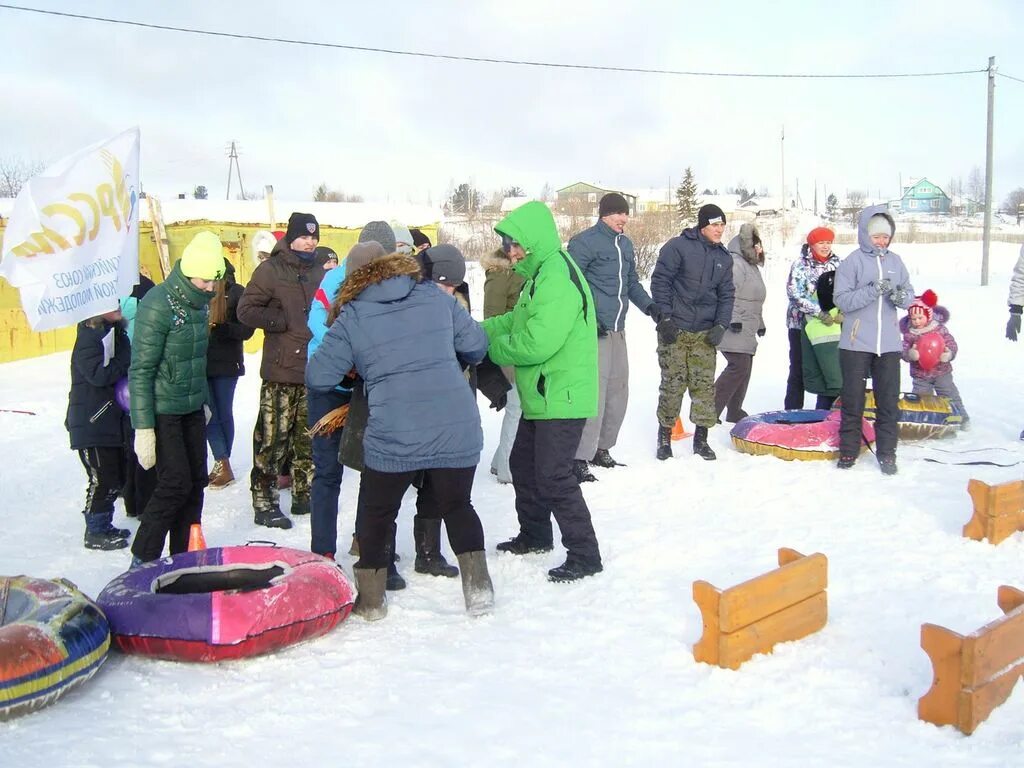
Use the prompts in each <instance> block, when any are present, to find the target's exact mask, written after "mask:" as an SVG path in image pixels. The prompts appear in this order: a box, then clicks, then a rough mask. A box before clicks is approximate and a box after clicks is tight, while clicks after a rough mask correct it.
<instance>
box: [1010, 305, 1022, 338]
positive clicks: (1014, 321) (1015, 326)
mask: <svg viewBox="0 0 1024 768" xmlns="http://www.w3.org/2000/svg"><path fill="white" fill-rule="evenodd" d="M1022 312H1024V308H1021V305H1020V304H1011V305H1010V319H1009V320H1007V321H1006V338H1008V339H1009V340H1010V341H1016V340H1017V334H1019V333H1020V316H1021V313H1022Z"/></svg>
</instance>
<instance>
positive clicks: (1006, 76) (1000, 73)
mask: <svg viewBox="0 0 1024 768" xmlns="http://www.w3.org/2000/svg"><path fill="white" fill-rule="evenodd" d="M996 74H997V75H999V77H1005V78H1006V79H1007V80H1016V81H1017V82H1018V83H1024V80H1021V79H1020V78H1019V77H1014V76H1013V75H1008V74H1006V73H1005V72H996Z"/></svg>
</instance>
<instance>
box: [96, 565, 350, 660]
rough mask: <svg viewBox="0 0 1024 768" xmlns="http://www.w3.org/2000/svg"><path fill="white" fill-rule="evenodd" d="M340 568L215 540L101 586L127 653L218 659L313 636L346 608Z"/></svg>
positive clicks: (347, 594) (113, 628)
mask: <svg viewBox="0 0 1024 768" xmlns="http://www.w3.org/2000/svg"><path fill="white" fill-rule="evenodd" d="M354 600H355V590H354V589H353V587H352V583H351V582H350V581H349V580H348V578H347V577H346V576H345V574H344V572H343V571H342V570H341V568H340V567H339V566H338V565H336V564H335V563H334V562H332V561H330V560H326V559H324V558H322V557H320V556H319V555H314V554H313V553H311V552H302V551H300V550H297V549H286V548H283V547H265V546H246V547H216V548H213V549H203V550H198V551H196V552H182V553H181V554H178V555H174V556H172V557H168V558H165V559H163V560H157V561H155V562H152V563H148V564H146V565H144V566H142V567H140V568H136V569H134V570H131V571H128V572H127V573H123V574H121V575H120V576H118V577H117V578H116V579H114V580H113V581H112V582H110V583H109V584H108V585H107V586H106V587H105V588H104V589H103V592H102V593H100V596H99V599H98V600H97V602H98V603H99V605H100V606H101V607H102V608H103V611H104V613H106V615H107V618H108V620H109V621H110V629H111V633H112V634H113V638H114V643H115V644H116V645H117V647H118V648H120V649H121V650H122V651H124V652H126V653H138V654H142V655H144V656H155V657H157V658H162V659H176V660H181V661H223V660H225V659H240V658H245V657H247V656H255V655H257V654H260V653H267V652H268V651H273V650H276V649H278V648H282V647H284V646H287V645H291V644H293V643H298V642H300V641H302V640H308V639H310V638H314V637H319V636H320V635H322V634H325V633H326V632H329V631H330V630H331V629H333V628H334V627H335V626H336V625H337V624H338V623H339V622H341V621H342V620H344V619H345V618H346V617H347V616H348V615H349V613H350V612H351V610H352V604H353V602H354Z"/></svg>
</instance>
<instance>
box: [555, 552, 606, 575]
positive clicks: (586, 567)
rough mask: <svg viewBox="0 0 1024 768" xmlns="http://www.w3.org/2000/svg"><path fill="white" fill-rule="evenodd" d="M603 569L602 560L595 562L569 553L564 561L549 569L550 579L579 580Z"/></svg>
mask: <svg viewBox="0 0 1024 768" xmlns="http://www.w3.org/2000/svg"><path fill="white" fill-rule="evenodd" d="M603 570H604V567H603V566H602V565H601V561H600V560H598V561H597V562H596V563H594V562H591V561H590V560H584V559H583V558H581V557H577V556H576V555H568V556H567V557H566V558H565V562H564V563H562V564H561V565H560V566H558V567H557V568H552V569H551V570H550V571H548V581H555V582H564V581H577V580H579V579H582V578H584V577H586V576H593V575H594V574H595V573H600V572H601V571H603Z"/></svg>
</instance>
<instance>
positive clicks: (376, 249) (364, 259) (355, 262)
mask: <svg viewBox="0 0 1024 768" xmlns="http://www.w3.org/2000/svg"><path fill="white" fill-rule="evenodd" d="M387 255H388V251H385V250H384V246H383V245H381V244H380V243H378V242H377V241H376V240H367V241H366V242H365V243H356V244H355V245H353V246H352V250H351V251H349V252H348V256H346V257H345V277H348V276H349V275H351V274H352V273H353V272H355V271H356V270H357V269H359V268H360V267H365V266H366V265H367V264H369V263H370V262H371V261H373V260H374V259H379V258H380V257H381V256H387Z"/></svg>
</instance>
